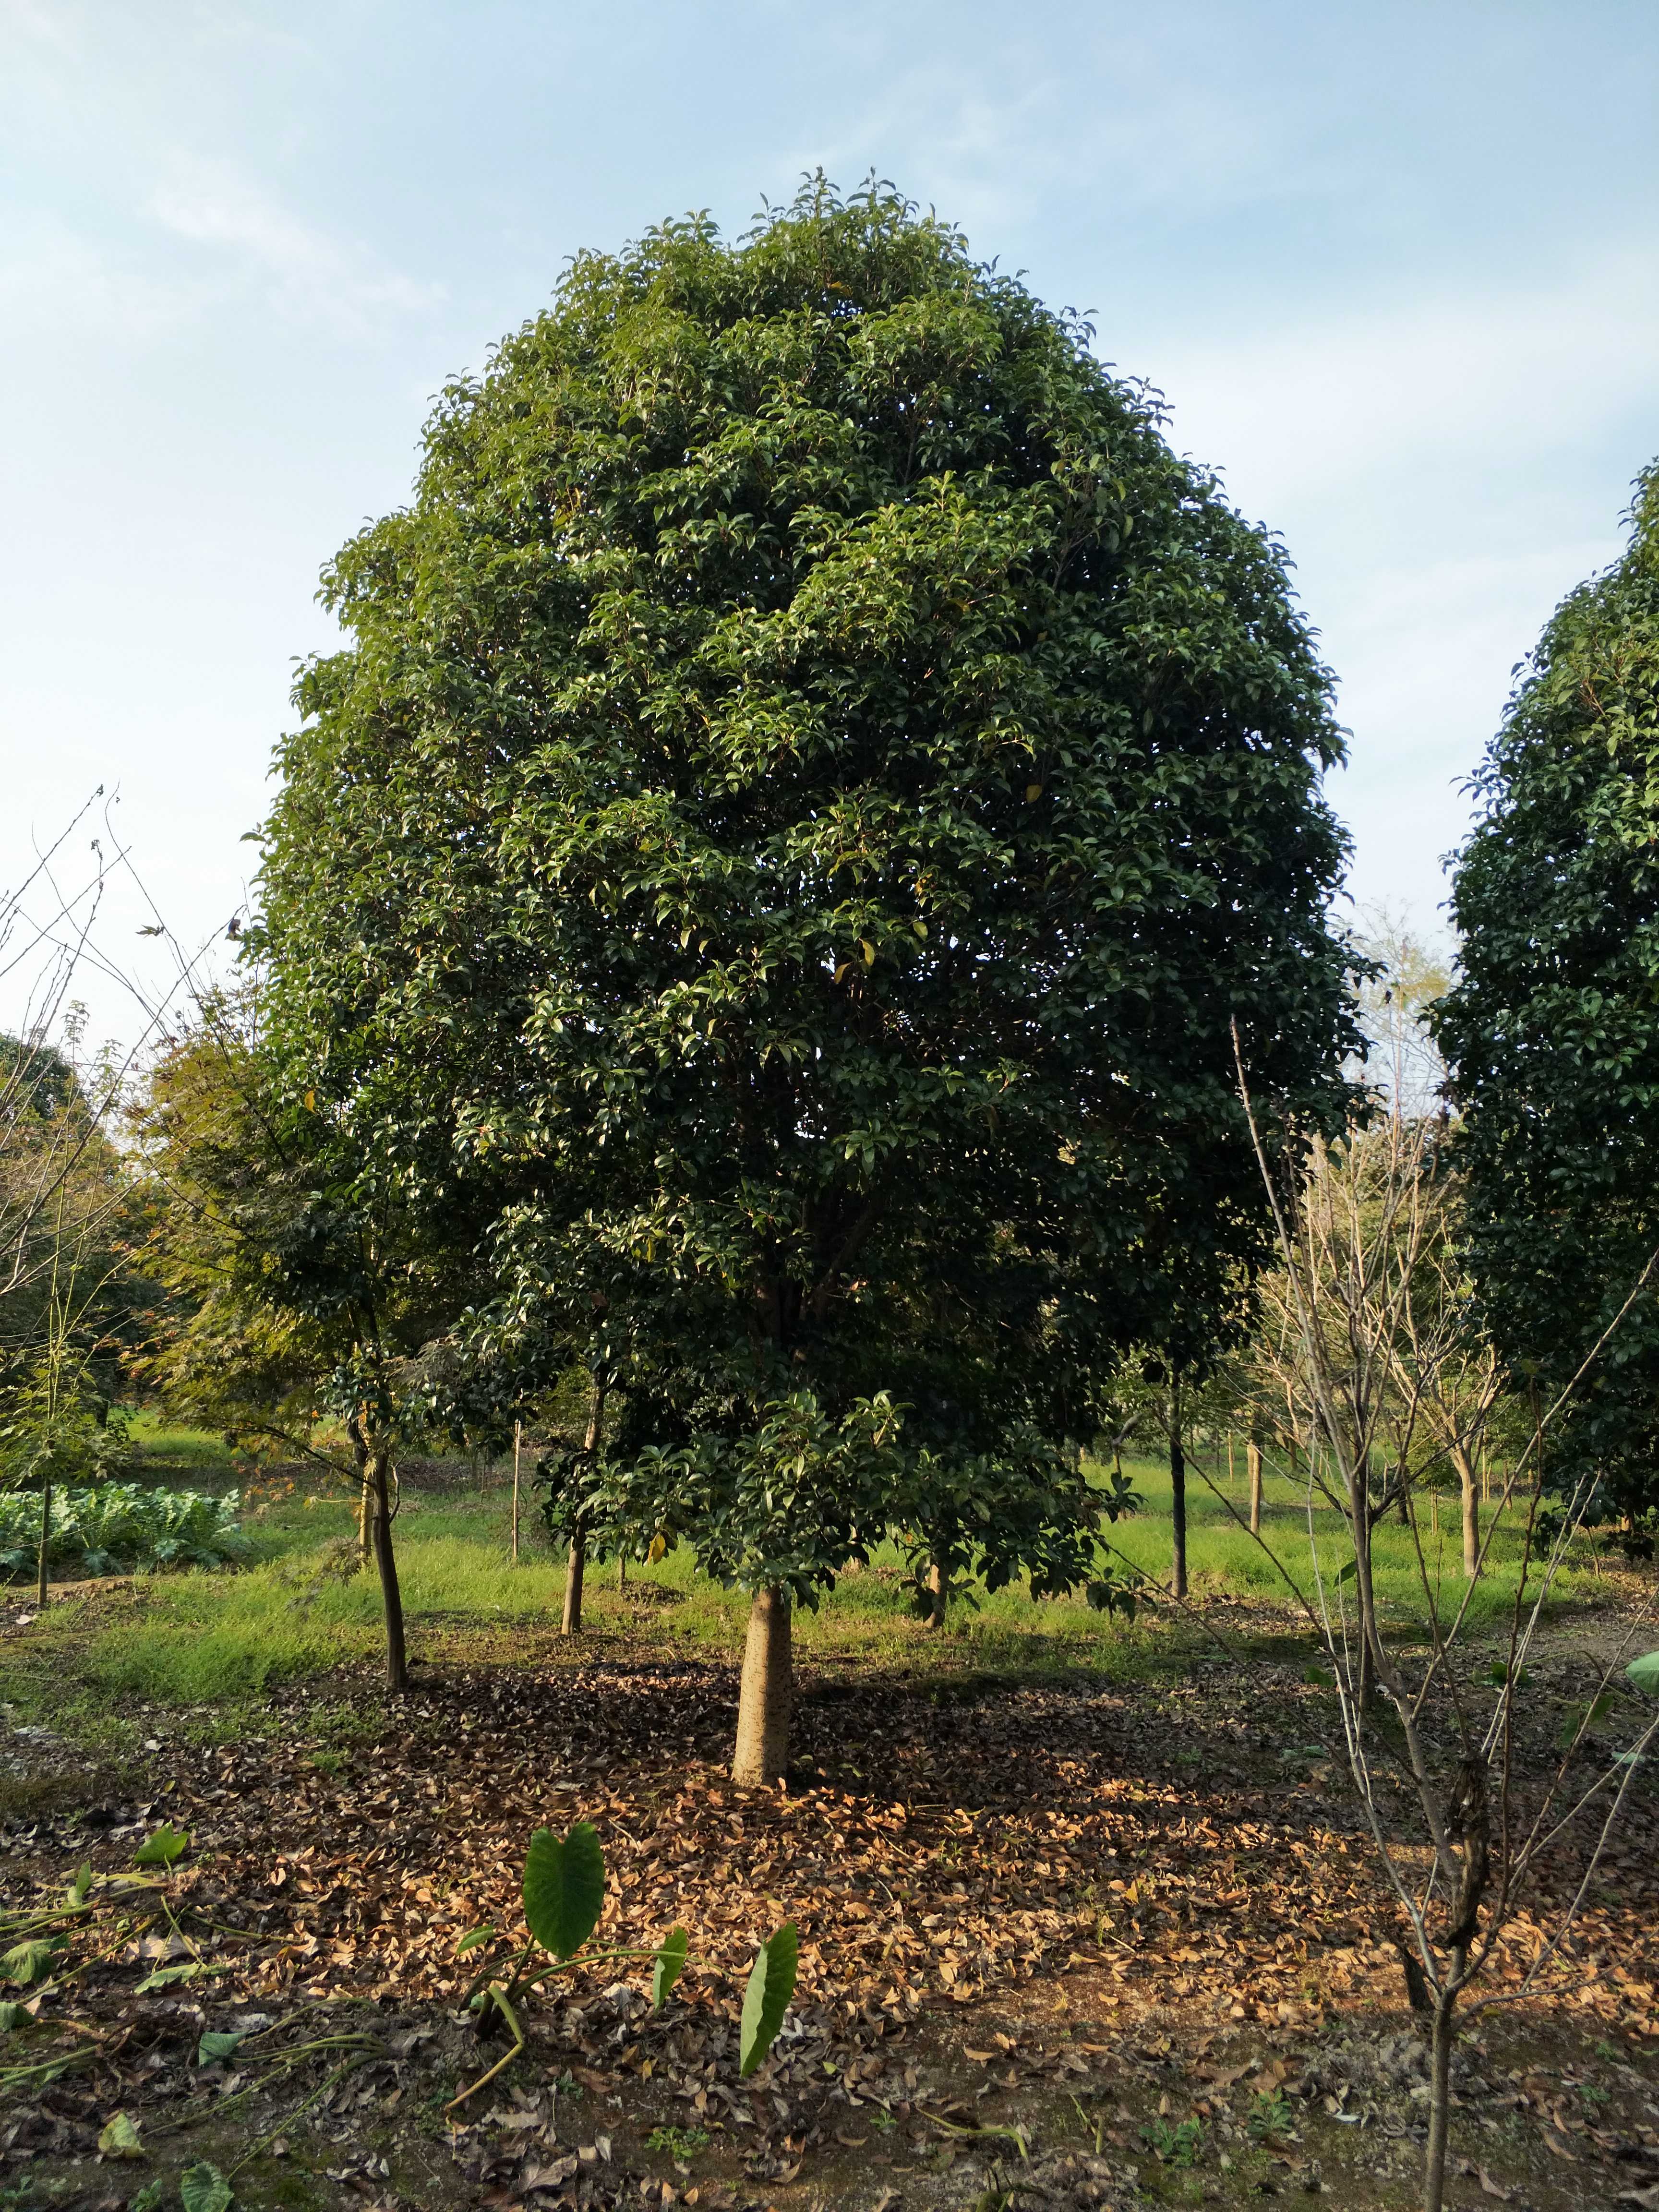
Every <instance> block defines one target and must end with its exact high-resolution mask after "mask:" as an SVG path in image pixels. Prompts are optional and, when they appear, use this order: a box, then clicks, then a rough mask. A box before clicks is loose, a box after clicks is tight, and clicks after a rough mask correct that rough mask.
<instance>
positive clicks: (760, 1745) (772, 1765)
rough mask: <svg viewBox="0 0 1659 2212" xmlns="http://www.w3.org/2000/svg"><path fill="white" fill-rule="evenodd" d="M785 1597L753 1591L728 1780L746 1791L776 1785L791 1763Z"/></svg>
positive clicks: (777, 1591) (790, 1684) (784, 1592)
mask: <svg viewBox="0 0 1659 2212" xmlns="http://www.w3.org/2000/svg"><path fill="white" fill-rule="evenodd" d="M789 1612H790V1608H789V1593H788V1591H787V1590H782V1589H762V1590H757V1591H756V1592H755V1601H754V1603H753V1604H752V1605H751V1606H750V1608H749V1636H748V1640H747V1642H746V1643H745V1644H744V1650H743V1686H742V1688H741V1690H740V1691H739V1692H738V1744H737V1750H736V1753H735V1754H734V1755H733V1758H732V1780H733V1781H734V1782H739V1783H743V1784H745V1785H747V1786H748V1787H749V1788H750V1789H755V1788H758V1787H760V1786H761V1785H763V1784H767V1783H770V1782H776V1781H778V1780H779V1779H780V1778H781V1776H782V1773H783V1770H784V1768H785V1766H786V1765H787V1764H788V1759H789V1707H790V1702H791V1697H792V1693H793V1680H792V1678H791V1652H790V1619H789Z"/></svg>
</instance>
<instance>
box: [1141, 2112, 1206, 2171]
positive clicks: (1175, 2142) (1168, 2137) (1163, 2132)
mask: <svg viewBox="0 0 1659 2212" xmlns="http://www.w3.org/2000/svg"><path fill="white" fill-rule="evenodd" d="M1140 2139H1141V2141H1142V2142H1144V2143H1145V2144H1146V2148H1148V2149H1149V2150H1150V2151H1151V2152H1152V2154H1153V2156H1154V2157H1155V2158H1159V2159H1162V2160H1163V2161H1164V2165H1165V2166H1196V2165H1197V2164H1198V2158H1199V2153H1200V2151H1201V2150H1202V2149H1203V2148H1204V2125H1203V2123H1202V2121H1200V2120H1180V2121H1177V2122H1176V2125H1175V2126H1174V2127H1171V2126H1170V2123H1169V2122H1168V2120H1149V2121H1148V2122H1147V2124H1146V2126H1145V2127H1144V2128H1142V2130H1140Z"/></svg>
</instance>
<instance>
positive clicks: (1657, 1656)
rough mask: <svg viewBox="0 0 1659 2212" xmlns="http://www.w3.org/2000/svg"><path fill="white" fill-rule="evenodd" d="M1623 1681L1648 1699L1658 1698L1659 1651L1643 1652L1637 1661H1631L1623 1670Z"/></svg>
mask: <svg viewBox="0 0 1659 2212" xmlns="http://www.w3.org/2000/svg"><path fill="white" fill-rule="evenodd" d="M1625 1679H1626V1681H1630V1682H1634V1683H1635V1685H1636V1686H1637V1688H1638V1690H1644V1691H1645V1692H1647V1694H1648V1696H1649V1697H1650V1698H1659V1651H1644V1653H1643V1654H1642V1656H1641V1657H1640V1658H1639V1659H1632V1661H1631V1662H1630V1664H1629V1666H1628V1667H1626V1669H1625Z"/></svg>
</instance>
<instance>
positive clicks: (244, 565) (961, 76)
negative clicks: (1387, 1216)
mask: <svg viewBox="0 0 1659 2212" xmlns="http://www.w3.org/2000/svg"><path fill="white" fill-rule="evenodd" d="M1656 93H1659V11H1656V10H1655V9H1654V8H1653V6H1652V5H1651V0H1647V4H1644V5H1624V4H1620V0H1578V4H1577V5H1573V6H1560V5H1528V4H1526V0H1505V3H1504V4H1490V5H1482V4H1463V0H1441V4H1439V5H1436V6H1419V5H1415V4H1401V0H1372V4H1370V5H1368V6H1365V7H1363V8H1362V7H1357V6H1351V7H1336V8H1333V7H1331V6H1329V5H1328V4H1327V5H1322V6H1314V5H1307V4H1303V0H1233V4H1222V5H1194V4H1183V0H1163V4H1161V5H1160V6H1158V7H1157V8H1147V7H1145V6H1142V7H1139V8H1135V9H1131V8H1127V7H1122V6H1118V5H1115V4H1112V0H1102V4H1097V5H1094V6H1091V7H1083V6H1073V5H1069V4H1048V5H1044V4H1040V3H1039V4H1030V0H1028V4H1027V5H1026V7H1025V8H1024V9H1019V10H1016V9H1011V8H1008V7H1006V6H1002V7H991V6H987V5H982V4H979V0H951V4H949V5H941V4H933V0H924V3H923V4H914V3H913V4H910V5H908V6H905V5H893V4H889V5H886V6H880V7H878V6H871V5H865V4H850V5H843V6H841V7H839V8H835V9H829V8H823V7H809V6H805V5H800V4H797V0H769V4H765V5H761V4H749V0H733V3H732V4H721V5H714V4H700V0H678V4H670V3H669V0H612V4H611V5H608V6H604V7H599V6H588V5H581V6H575V5H562V4H554V0H545V3H544V4H540V5H531V4H523V0H474V4H471V5H468V6H465V7H463V6H459V5H443V4H392V0H330V4H328V5H315V4H309V0H286V4H283V5H280V6H278V5H270V4H264V0H257V4H248V5H242V6H233V5H222V4H216V0H199V4H189V0H87V3H86V4H82V0H0V387H3V392H0V397H3V405H0V422H3V426H4V428H3V434H0V436H3V443H0V512H3V516H4V528H3V532H0V564H3V572H0V757H3V763H4V777H5V790H6V793H7V804H6V805H5V807H4V809H3V810H0V882H9V881H15V879H16V878H17V876H18V873H19V872H20V866H21V860H22V857H23V855H24V854H26V853H27V846H28V840H29V837H30V836H31V834H39V833H45V832H47V831H50V830H52V829H54V828H55V827H56V826H57V825H58V823H61V821H62V820H63V819H64V817H65V816H66V815H67V814H69V813H70V811H72V809H73V807H74V806H75V805H76V804H78V802H79V800H80V799H82V797H83V796H84V795H85V793H86V792H87V791H88V789H89V788H90V787H92V786H93V785H94V784H96V783H98V782H100V781H104V782H106V783H108V784H111V785H118V786H119V787H120V791H121V793H122V803H121V819H122V823H123V825H124V829H125V835H126V836H127V837H128V838H129V840H130V841H131V843H132V845H133V847H134V849H135V852H136V854H137V859H138V860H139V862H140V864H141V866H142V867H143V872H144V874H145V877H146V878H147V880H148V882H149V886H150V889H151V890H152V892H153V893H154V895H155V898H156V900H157V902H158V903H159V904H160V906H161V908H162V910H163V911H164V912H165V914H166V915H167V918H168V920H169V921H171V922H172V923H173V926H174V927H176V929H177V930H178V931H179V933H180V935H181V936H183V937H185V938H186V939H196V938H197V937H199V936H201V935H203V934H204V933H207V932H209V931H210V930H211V929H212V928H213V927H215V926H216V924H219V923H221V922H222V919H223V918H224V917H225V916H226V915H228V914H229V913H230V912H231V911H232V910H233V909H234V908H235V906H236V905H237V904H238V903H239V902H240V898H241V896H242V884H243V881H244V878H245V876H246V872H247V870H248V867H249V865H250V860H251V849H250V848H248V847H247V846H246V845H244V844H241V843H240V842H239V839H240V835H241V833H242V832H243V831H244V830H245V829H248V828H250V827H252V825H253V823H255V822H256V821H257V819H258V817H259V815H260V813H261V812H262V811H263V809H264V805H265V802H266V794H267V789H268V787H267V785H266V782H265V776H266V770H267V764H268V760H269V755H270V746H271V744H272V741H273V739H274V738H275V737H276V733H277V732H279V731H280V730H281V729H282V728H283V726H284V725H285V723H286V721H287V720H288V719H289V709H288V707H287V703H286V695H287V690H288V685H289V681H290V678H291V671H292V663H293V660H294V659H295V656H297V655H300V654H303V653H307V652H310V651H313V650H314V649H316V648H317V647H319V646H323V645H325V644H326V642H327V641H328V637H329V629H328V626H327V624H326V623H325V619H324V617H322V615H321V614H320V612H319V610H318V609H317V608H316V606H315V605H314V604H313V592H314V590H315V583H316V575H317V571H318V569H319V567H320V565H321V564H322V562H324V560H325V558H326V557H327V556H328V555H329V554H330V553H331V551H332V550H334V548H335V547H336V546H337V544H339V543H340V542H341V540H342V539H343V538H344V537H345V536H346V535H347V534H348V533H349V532H351V531H352V530H353V529H354V528H356V526H357V525H358V524H359V523H360V522H361V521H362V519H363V518H364V517H365V516H368V515H370V514H374V513H380V512H381V511H383V510H384V509H385V508H386V507H390V506H393V505H395V504H397V503H398V501H400V500H401V499H402V498H403V497H404V495H405V494H406V492H407V489H408V487H409V483H410V477H411V472H412V469H413V465H414V457H415V449H416V441H417V438H418V434H419V430H420V426H421V423H422V419H423V417H424V415H425V413H426V411H427V407H428V401H429V398H430V397H431V395H432V394H433V393H434V392H435V391H436V390H437V389H438V387H439V386H440V385H441V382H442V381H443V380H444V379H445V377H446V376H447V375H448V374H451V373H453V372H455V371H458V370H462V369H467V368H477V367H479V366H480V365H482V363H483V361H484V359H485V356H486V355H487V352H488V349H489V345H490V343H491V342H492V341H493V340H494V339H495V337H498V336H499V335H500V334H501V332H502V331H506V330H507V329H509V328H511V327H512V326H513V325H516V324H517V323H519V322H520V321H521V320H523V319H525V318H526V316H528V315H530V314H532V313H534V312H535V311H536V309H537V308H538V307H539V306H540V305H541V304H542V303H543V302H544V301H545V300H546V298H547V297H548V295H549V293H550V289H551V288H552V286H553V284H554V283H555V282H556V277H557V275H558V271H559V269H560V267H561V265H562V263H563V261H564V259H565V258H566V257H567V256H568V254H569V253H571V252H573V251H574V250H575V249H577V248H578V247H581V246H609V245H614V244H616V243H617V242H619V241H620V240H623V239H624V238H626V237H628V236H630V235H632V234H636V233H637V232H638V231H639V230H640V229H641V228H642V227H644V226H645V225H646V224H647V223H649V222H653V221H655V220H657V219H659V218H660V217H661V216H665V215H669V214H673V213H678V212H682V211H684V210H687V209H690V208H707V209H708V210H711V211H712V212H713V213H714V216H716V218H717V219H718V220H719V221H720V223H721V224H722V225H723V226H724V227H726V228H728V229H730V230H738V229H741V228H743V227H744V225H745V223H746V222H747V221H748V219H749V217H750V215H751V214H752V212H753V211H754V210H756V208H757V206H758V205H759V204H760V203H761V200H762V198H763V197H769V198H771V199H774V200H775V199H778V198H781V197H787V195H788V194H789V193H790V191H792V189H793V185H794V184H795V181H796V179H798V177H799V174H800V173H801V172H802V171H803V170H805V169H807V168H810V167H814V166H817V165H818V164H822V165H823V167H825V168H826V169H827V170H828V171H829V173H830V174H831V175H832V176H833V177H834V178H836V179H838V180H839V181H840V182H841V183H842V184H843V185H849V186H850V185H854V184H855V183H856V182H857V181H858V180H859V179H860V178H861V177H862V176H863V175H864V174H865V173H866V172H867V171H869V170H871V169H872V168H873V169H874V170H875V171H877V172H878V173H879V174H881V175H882V176H884V177H886V178H889V179H892V180H893V181H894V182H895V183H896V184H897V185H900V186H901V187H902V189H903V190H904V191H907V192H908V193H909V194H910V195H911V196H912V197H915V198H917V199H919V200H921V201H923V202H926V203H931V204H933V205H934V206H936V207H937V208H938V209H939V210H940V212H941V213H943V214H945V215H948V216H951V217H952V218H953V219H955V220H956V221H957V222H959V223H960V224H961V225H962V226H963V228H965V229H966V231H967V232H968V234H969V237H970V239H971V240H972V242H973V245H974V246H975V250H976V251H977V252H980V253H981V254H982V255H984V256H986V257H987V258H990V257H993V256H994V257H996V258H999V259H1000V262H1001V264H1002V265H1003V266H1004V267H1005V268H1015V269H1020V270H1024V271H1025V272H1026V273H1027V276H1028V280H1029V281H1030V283H1031V284H1032V286H1033V287H1034V289H1036V291H1037V292H1038V293H1039V294H1041V295H1042V296H1043V297H1045V298H1047V299H1048V300H1049V301H1053V302H1054V304H1056V305H1069V306H1075V307H1079V308H1085V309H1093V310H1094V311H1095V319H1096V321H1097V326H1098V332H1099V336H1098V341H1097V343H1098V347H1099V350H1100V351H1101V353H1102V354H1103V356H1105V357H1106V358H1108V359H1109V360H1112V361H1115V362H1117V363H1119V364H1120V365H1121V367H1122V368H1124V369H1125V370H1127V371H1130V372H1133V373H1134V374H1138V375H1146V376H1148V377H1150V378H1151V379H1152V380H1153V381H1154V382H1155V383H1156V384H1158V386H1160V387H1161V388H1162V389H1163V390H1164V392H1166V394H1167V395H1168V398H1169V400H1170V406H1171V410H1172V423H1171V431H1170V435H1171V437H1172V439H1173V441H1174V442H1175V443H1176V446H1177V447H1180V448H1181V449H1182V450H1183V451H1186V452H1189V453H1193V454H1194V455H1195V456H1197V457H1199V458H1200V459H1203V460H1205V461H1206V462H1210V463H1212V464H1214V465H1218V467H1219V468H1220V469H1221V471H1223V474H1224V477H1225V481H1226V483H1227V484H1228V486H1229V488H1230V489H1231V493H1232V495H1233V496H1234V497H1235V498H1236V499H1237V502H1238V503H1239V505H1240V506H1241V507H1243V508H1244V509H1245V510H1246V512H1247V513H1249V515H1250V516H1251V517H1252V518H1258V519H1261V520H1266V521H1267V522H1268V523H1269V524H1271V525H1272V526H1273V527H1274V528H1275V529H1277V530H1279V532H1282V533H1283V535H1284V537H1285V539H1286V541H1287V543H1288V545H1289V547H1290V550H1291V554H1292V556H1293V557H1294V559H1295V561H1296V563H1297V579H1298V583H1299V587H1300V589H1301V592H1302V594H1303V597H1304V601H1305V604H1306V605H1307V607H1308V610H1309V611H1310V616H1311V617H1312V619H1313V620H1314V622H1315V623H1316V625H1317V626H1318V628H1319V629H1320V631H1321V633H1322V641H1323V647H1324V650H1325V653H1326V654H1327V657H1328V659H1329V660H1330V661H1331V663H1332V665H1334V668H1335V669H1336V671H1337V673H1338V675H1339V677H1340V679H1341V687H1342V688H1341V694H1340V703H1341V711H1342V714H1343V718H1344V720H1346V722H1347V724H1348V725H1349V726H1350V728H1351V730H1352V766H1351V768H1350V769H1348V770H1347V771H1346V772H1345V773H1344V774H1343V775H1341V776H1340V777H1339V778H1337V779H1336V780H1335V781H1334V786H1333V796H1334V799H1335V800H1336V803H1337V805H1338V806H1339V807H1340V811H1342V813H1343V815H1344V817H1345V818H1346V820H1347V821H1348V823H1350V825H1351V827H1352V832H1353V836H1354V840H1355V847H1356V854H1355V865H1354V871H1353V878H1352V885H1353V890H1354V893H1355V896H1357V898H1358V899H1359V900H1360V901H1362V902H1376V901H1379V900H1384V899H1386V900H1390V901H1393V902H1395V903H1396V904H1399V905H1403V906H1406V907H1408V908H1410V909H1412V910H1413V913H1414V914H1415V915H1416V917H1417V919H1418V920H1419V923H1421V924H1423V925H1425V926H1426V925H1428V924H1431V922H1432V921H1433V919H1434V916H1435V909H1436V908H1437V903H1438V902H1439V900H1440V899H1441V898H1442V897H1443V895H1444V888H1443V880H1442V878H1441V874H1440V868H1439V861H1440V856H1441V855H1442V854H1443V853H1444V852H1445V851H1446V850H1447V849H1448V848H1449V847H1450V846H1451V845H1453V844H1454V843H1455V841H1456V839H1457V837H1458V836H1459V835H1460V833H1461V828H1462V823H1463V821H1464V818H1465V817H1464V803H1463V801H1462V799H1461V797H1460V796H1459V793H1458V790H1457V785H1458V781H1459V779H1460V778H1462V776H1464V775H1467V774H1468V770H1469V769H1470V768H1471V767H1472V766H1473V764H1474V762H1475V760H1476V758H1477V757H1478V755H1479V751H1480V746H1481V744H1482V743H1483V742H1484V740H1485V738H1486V736H1487V735H1488V734H1489V732H1490V731H1491V729H1492V726H1493V725H1494V723H1495V721H1496V719H1497V717H1498V713H1499V711H1500V708H1501V707H1502V703H1503V701H1504V696H1505V693H1506V691H1507V690H1508V686H1509V682H1510V669H1511V667H1512V665H1513V664H1514V663H1515V662H1516V660H1518V659H1520V657H1521V656H1522V653H1524V652H1525V651H1526V650H1527V649H1528V646H1529V645H1530V644H1531V642H1532V641H1533V640H1534V637H1535V636H1536V634H1537V631H1538V629H1539V627H1540V625H1541V623H1542V621H1543V620H1544V618H1545V617H1546V616H1547V614H1548V612H1549V610H1550V608H1551V607H1552V606H1553V605H1554V603H1555V602H1556V600H1557V599H1559V597H1560V595H1561V594H1562V593H1563V592H1565V590H1567V589H1568V588H1569V587H1570V586H1571V585H1572V584H1573V583H1574V582H1575V581H1577V580H1578V579H1579V578H1580V577H1581V576H1583V574H1586V573H1587V572H1589V570H1590V569H1592V568H1595V567H1597V566H1599V565H1601V563H1603V562H1606V561H1607V560H1608V559H1609V558H1611V557H1612V556H1613V554H1614V553H1615V552H1616V550H1618V545H1619V543H1620V532H1619V518H1620V513H1621V512H1622V510H1623V508H1624V507H1625V504H1626V498H1627V495H1628V487H1629V483H1630V480H1631V478H1632V476H1633V475H1634V474H1635V472H1636V471H1637V470H1638V468H1639V467H1641V466H1643V465H1644V464H1645V463H1646V462H1647V461H1648V460H1649V459H1651V458H1652V457H1653V456H1654V455H1655V454H1656V453H1659V222H1656V216H1659V207H1656V197H1659V189H1656V188H1659V128H1656V124H1659V116H1656V104H1659V103H1656ZM136 920H137V916H136V913H133V912H130V911H129V910H128V908H127V907H126V906H125V905H123V904H122V903H121V902H116V903H115V905H114V906H113V907H112V910H111V913H110V916H109V927H110V930H111V931H112V936H111V939H110V942H111V943H112V945H113V946H114V949H115V950H116V951H118V952H120V953H121V954H122V955H123V957H125V953H126V951H127V949H128V947H129V945H131V948H132V951H133V953H134V957H137V955H139V954H140V953H142V952H143V951H146V950H147V947H146V946H145V945H142V944H140V943H139V942H138V941H137V940H136V939H132V938H131V936H130V931H131V928H132V927H134V926H136ZM94 1000H95V1006H94V1011H95V1013H96V1015H97V1018H98V1019H99V1022H100V1025H103V1026H112V1027H115V1028H117V1029H119V1028H121V1027H122V1026H123V1025H124V1021H123V1017H122V1015H121V1013H120V1012H119V1010H118V1005H117V1002H116V1000H114V999H113V998H109V999H108V1000H107V1002H106V1001H105V1000H100V999H98V998H97V994H94Z"/></svg>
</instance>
